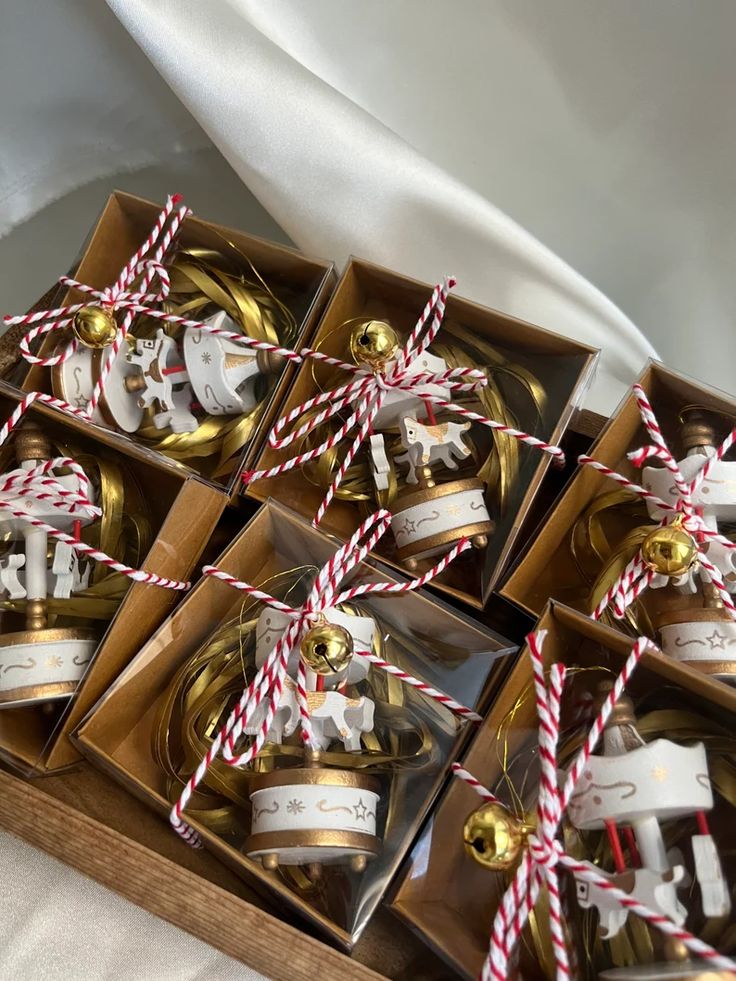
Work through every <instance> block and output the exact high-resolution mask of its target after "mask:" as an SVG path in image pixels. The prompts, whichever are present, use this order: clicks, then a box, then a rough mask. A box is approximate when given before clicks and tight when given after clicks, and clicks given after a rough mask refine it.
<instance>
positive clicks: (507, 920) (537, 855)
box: [453, 630, 736, 981]
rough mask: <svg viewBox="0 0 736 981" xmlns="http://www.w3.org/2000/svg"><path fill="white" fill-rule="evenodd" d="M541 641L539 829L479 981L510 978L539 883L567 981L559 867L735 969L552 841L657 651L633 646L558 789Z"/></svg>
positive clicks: (537, 648)
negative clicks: (627, 694)
mask: <svg viewBox="0 0 736 981" xmlns="http://www.w3.org/2000/svg"><path fill="white" fill-rule="evenodd" d="M545 636H546V631H544V630H539V631H537V632H536V633H533V634H530V635H529V636H528V637H527V645H528V650H529V655H530V657H531V661H532V671H533V677H534V689H535V696H536V705H537V713H538V715H539V731H538V739H539V756H540V763H541V775H540V781H539V796H538V801H537V830H536V833H534V834H530V835H529V838H528V848H527V849H526V850H525V852H524V856H523V859H522V861H521V864H520V865H519V867H518V869H517V871H516V873H515V875H514V877H513V879H512V881H511V884H510V885H509V887H508V889H507V890H506V892H505V893H504V896H503V899H502V900H501V903H500V905H499V907H498V911H497V912H496V916H495V919H494V922H493V928H492V931H491V940H490V945H489V949H488V954H487V956H486V959H485V962H484V964H483V968H482V970H481V975H480V976H481V978H482V981H505V979H507V978H508V977H509V976H510V974H511V973H512V972H511V968H510V963H511V959H512V957H513V955H514V951H515V948H516V945H517V944H518V942H519V940H520V938H521V934H522V931H523V929H524V927H525V925H526V922H527V920H528V918H529V914H530V912H531V910H532V909H533V908H534V904H535V902H536V900H537V897H538V895H539V891H540V888H541V886H542V885H543V883H546V885H547V890H548V893H549V897H550V903H549V907H550V910H549V920H550V933H551V937H552V945H553V950H554V955H555V964H556V976H557V981H567V979H569V978H570V976H571V971H570V958H569V953H568V950H567V945H566V943H565V922H564V916H563V912H562V905H561V902H560V889H559V868H560V867H562V868H563V869H567V870H568V871H569V872H572V873H573V875H574V876H575V877H576V878H578V879H582V880H584V881H585V882H589V883H592V884H594V885H596V886H598V887H599V888H601V889H604V890H606V892H608V893H609V894H610V895H611V897H612V898H613V899H615V900H616V902H618V903H619V904H620V905H621V906H622V907H624V908H626V909H627V910H629V911H630V912H632V913H634V914H635V915H637V916H639V917H641V918H642V919H644V920H646V921H647V923H650V924H651V925H652V926H655V927H657V929H659V930H660V931H661V932H662V933H665V934H667V935H668V936H670V937H674V938H675V939H676V940H679V941H681V942H682V943H683V944H684V945H685V946H686V947H687V948H688V950H690V951H691V952H692V953H693V954H696V955H697V956H698V957H702V958H704V959H705V960H707V961H708V963H709V964H710V965H711V966H712V967H713V968H714V969H719V970H726V971H732V970H736V962H734V961H732V960H731V959H730V958H729V957H725V956H723V955H722V954H719V953H718V951H716V950H714V949H713V948H712V947H710V946H709V945H708V944H706V943H704V941H702V940H699V939H698V938H697V937H695V936H693V934H691V933H689V932H688V931H687V930H684V929H682V928H681V927H678V926H676V925H675V924H674V923H673V922H672V921H671V920H670V919H668V918H667V917H665V916H662V915H661V914H659V913H656V912H654V911H653V910H651V909H649V908H648V907H647V906H644V905H643V904H642V903H640V902H638V901H637V900H635V899H632V898H631V896H630V895H629V894H628V893H626V892H624V891H623V890H622V889H618V888H617V887H616V886H614V885H613V884H612V883H611V881H610V880H609V879H608V878H606V877H605V876H604V875H602V874H600V873H598V872H595V871H593V870H592V868H591V867H590V865H589V864H588V863H584V862H580V861H577V860H576V859H574V858H572V857H571V856H570V855H568V854H567V853H566V852H565V851H564V849H563V847H562V844H561V843H560V841H559V840H558V838H557V835H558V832H559V828H560V824H561V822H562V818H563V816H564V814H565V811H566V810H567V807H568V804H569V802H570V798H571V797H572V794H573V792H574V790H575V787H576V785H577V783H578V781H579V779H580V776H581V774H582V773H583V771H584V769H585V767H586V765H587V763H588V760H589V759H590V757H591V755H592V752H593V750H594V749H595V746H596V744H597V743H598V740H599V739H600V737H601V734H602V733H603V730H604V728H605V725H606V722H607V721H608V718H609V716H610V714H611V712H612V710H613V707H614V706H615V704H616V702H617V701H618V699H619V698H620V697H621V694H622V693H623V691H624V689H625V688H626V685H627V684H628V681H629V679H630V677H631V675H632V673H633V671H634V670H635V668H636V666H637V665H638V663H639V661H640V660H641V657H642V655H643V654H644V652H645V651H646V650H647V649H650V650H654V651H656V650H657V648H656V647H655V646H654V644H652V642H651V641H650V640H648V639H647V638H646V637H640V638H639V639H638V640H637V641H636V642H635V644H634V645H633V647H632V649H631V653H630V654H629V657H628V658H627V660H626V663H625V665H624V667H623V670H622V671H621V674H620V675H619V676H618V677H617V678H616V681H615V682H614V685H613V689H612V690H611V691H610V692H609V693H608V695H607V696H606V699H605V702H604V703H603V705H602V706H601V709H600V711H599V712H598V714H597V716H596V718H595V720H594V722H593V725H592V726H591V728H590V730H589V732H588V735H587V737H586V740H585V743H584V745H583V747H582V748H581V750H580V751H579V753H578V755H577V756H576V758H575V760H574V762H573V764H572V766H571V767H570V770H569V771H568V773H567V776H566V778H565V781H564V784H563V785H562V786H560V785H559V783H558V779H557V746H558V741H559V734H560V700H561V695H562V690H563V686H564V682H565V668H564V666H563V665H561V664H553V665H552V667H551V668H550V671H549V681H546V679H545V674H544V659H543V656H542V650H543V645H544V639H545ZM453 770H454V773H455V775H456V776H458V777H460V779H462V780H464V781H465V782H466V783H468V784H469V785H470V786H471V787H473V789H474V790H475V791H476V792H477V793H478V794H479V795H480V796H481V797H482V798H483V799H484V800H490V801H494V800H496V798H495V796H494V795H493V794H491V792H490V791H487V790H486V789H485V788H484V787H483V786H482V785H481V784H480V782H479V781H478V780H476V778H475V777H473V776H472V774H469V773H468V771H467V770H464V769H463V768H462V767H461V766H459V765H457V764H456V765H455V766H454V767H453Z"/></svg>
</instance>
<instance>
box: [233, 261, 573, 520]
mask: <svg viewBox="0 0 736 981" xmlns="http://www.w3.org/2000/svg"><path fill="white" fill-rule="evenodd" d="M454 285H455V280H454V279H452V278H450V277H448V278H447V279H445V281H444V282H443V283H442V284H438V285H437V286H435V288H434V291H433V292H432V295H431V297H430V299H429V300H428V302H427V304H426V306H425V308H424V310H423V311H422V314H421V316H420V317H419V320H418V321H417V323H416V325H415V327H414V329H413V330H412V332H411V334H410V335H409V338H408V340H407V341H406V343H405V344H404V346H403V347H402V348H401V349H400V350H399V352H398V354H397V355H396V358H395V360H394V361H393V362H390V363H389V364H388V365H387V366H386V368H385V369H383V370H378V369H376V370H371V369H369V368H366V367H364V366H359V365H351V364H347V363H345V362H342V361H338V360H337V359H334V358H327V357H325V356H324V355H320V354H318V352H314V351H311V350H309V349H305V350H303V351H302V352H301V354H302V356H303V357H305V358H307V357H309V358H317V359H318V360H321V361H327V362H328V363H331V364H335V365H338V366H339V367H340V368H342V369H344V370H345V371H348V372H350V373H351V374H353V375H354V376H355V378H354V380H353V381H351V382H349V383H347V384H344V385H341V386H339V387H338V388H335V389H332V390H331V391H329V392H322V393H321V394H319V395H315V396H314V397H313V398H310V399H307V400H306V401H305V402H302V403H301V405H298V406H296V407H295V408H293V409H292V410H291V411H290V412H289V413H288V414H287V415H285V416H283V417H282V418H281V419H279V420H278V421H277V422H276V424H275V425H274V427H273V429H272V431H271V433H270V434H269V437H268V443H269V446H271V447H272V448H273V449H276V450H281V449H285V448H286V447H288V446H290V445H291V444H292V443H294V442H295V441H296V440H299V439H302V438H303V437H304V436H306V435H308V434H309V433H310V432H312V431H313V430H315V429H316V428H317V427H318V426H320V425H322V423H323V422H325V421H327V420H328V419H332V418H333V417H335V416H336V415H338V414H339V413H341V412H343V411H344V410H345V409H346V408H348V407H350V408H352V412H351V414H350V415H349V417H348V418H347V419H346V420H345V422H344V423H343V424H342V425H341V426H340V427H339V428H338V429H337V430H336V432H334V433H332V435H330V436H329V437H327V439H325V440H324V441H323V442H321V443H320V444H319V446H315V447H313V448H312V449H310V450H305V451H304V452H303V453H299V454H297V455H296V456H293V457H291V458H290V459H288V460H284V461H283V462H282V463H279V464H276V465H275V466H273V467H269V468H267V469H265V470H251V471H247V472H245V473H244V474H243V480H244V481H245V482H246V483H252V482H253V481H255V480H261V479H263V478H266V477H278V476H280V475H281V474H284V473H287V472H288V471H289V470H293V469H294V467H301V466H303V465H304V464H305V463H309V461H310V460H315V459H317V458H318V457H320V456H322V455H323V454H324V453H326V452H327V451H328V450H330V449H332V448H333V447H335V446H337V445H338V444H339V443H340V442H341V441H342V440H343V439H344V438H345V437H347V436H348V435H349V434H350V433H352V432H354V431H355V437H354V439H353V442H352V443H351V445H350V447H349V448H348V452H347V454H346V455H345V458H344V459H343V461H342V463H341V464H340V466H339V468H338V470H337V473H336V474H335V478H334V480H333V481H332V483H331V484H330V486H329V488H328V489H327V493H326V495H325V497H324V500H323V501H322V503H321V504H320V506H319V508H318V509H317V513H316V515H315V518H314V524H315V525H318V524H319V523H320V521H321V520H322V518H323V517H324V514H325V511H326V510H327V508H328V507H329V505H330V502H331V501H332V499H333V497H334V496H335V494H336V493H337V490H338V488H339V487H340V484H341V483H342V481H343V478H344V477H345V474H346V473H347V471H348V468H349V467H350V466H351V465H352V462H353V460H354V459H355V456H356V454H357V453H358V450H359V449H360V447H361V445H362V444H363V442H364V440H365V439H366V437H367V436H368V435H369V433H370V432H371V431H372V429H373V424H374V422H375V420H376V417H377V415H378V413H379V411H380V409H381V406H382V405H383V403H384V402H385V400H386V396H387V395H388V393H389V392H391V391H402V392H407V393H409V394H412V395H415V396H417V397H418V398H421V399H422V400H423V401H424V402H426V403H431V404H432V405H435V406H437V407H438V408H440V409H445V410H446V411H448V412H451V413H452V414H454V415H458V416H460V417H461V418H463V419H467V420H469V421H470V422H476V423H480V424H482V425H484V426H488V427H489V428H490V429H493V430H496V431H497V432H502V433H505V434H506V435H507V436H510V437H512V438H513V439H516V440H518V441H519V442H521V443H524V444H525V445H527V446H531V447H533V448H534V449H538V450H541V451H542V452H544V453H548V454H550V456H552V458H553V459H554V460H555V462H556V463H557V464H558V465H562V464H564V459H565V457H564V453H563V452H562V450H561V449H560V447H559V446H553V445H552V444H550V443H546V442H545V441H544V440H541V439H538V438H537V437H536V436H531V435H530V434H529V433H525V432H522V431H521V430H519V429H514V428H513V427H511V426H505V425H504V424H503V423H500V422H496V421H494V420H493V419H488V418H487V417H486V416H483V415H479V414H478V413H477V412H472V411H471V410H470V409H466V408H465V407H463V406H462V405H458V404H457V403H455V402H452V401H448V400H447V399H444V398H442V397H441V396H439V395H434V394H432V393H429V392H427V390H426V386H428V385H434V386H437V385H439V386H442V387H444V388H447V389H449V390H450V391H451V392H455V393H461V392H472V391H477V390H478V389H479V388H482V387H483V386H484V385H486V384H487V383H488V379H487V378H486V376H485V375H484V374H483V373H482V372H481V371H479V370H478V369H475V368H450V369H448V370H447V371H443V372H441V373H439V374H433V373H431V372H422V373H419V374H411V373H410V372H409V371H408V369H409V367H410V366H411V365H412V363H413V362H414V361H416V359H417V358H419V357H421V355H422V354H423V353H424V351H426V349H427V348H428V347H429V345H430V344H431V343H432V342H433V341H434V339H435V338H436V336H437V333H438V331H439V329H440V327H441V326H442V320H443V317H444V313H445V304H446V300H447V294H448V292H449V290H450V289H451V288H452V287H453V286H454ZM430 318H431V323H430ZM428 323H429V327H427V324H428ZM321 406H324V408H322V409H321V411H320V412H318V413H317V414H316V415H314V416H313V417H311V418H310V419H308V420H307V421H306V422H303V423H302V424H301V425H299V426H297V428H295V429H292V430H290V431H287V432H286V434H285V435H284V432H285V430H289V427H290V426H292V424H293V423H295V422H298V420H300V419H302V418H303V417H304V416H305V415H306V414H307V413H309V412H310V411H311V410H312V409H319V408H320V407H321ZM356 430H357V431H356Z"/></svg>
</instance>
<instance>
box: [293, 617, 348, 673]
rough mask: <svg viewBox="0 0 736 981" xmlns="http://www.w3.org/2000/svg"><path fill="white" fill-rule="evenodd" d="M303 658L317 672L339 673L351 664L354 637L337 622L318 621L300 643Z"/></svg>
mask: <svg viewBox="0 0 736 981" xmlns="http://www.w3.org/2000/svg"><path fill="white" fill-rule="evenodd" d="M300 652H301V655H302V660H303V661H304V663H305V664H306V666H307V667H308V668H311V670H312V671H314V672H315V674H322V675H328V674H338V673H339V672H340V671H342V670H343V669H344V668H346V667H347V666H348V664H350V661H351V659H352V656H353V638H352V637H351V636H350V634H349V633H348V631H347V630H346V629H345V628H344V627H340V626H339V625H338V624H336V623H327V622H326V621H325V622H324V623H318V624H317V625H316V626H314V627H312V628H311V630H308V631H307V633H306V634H305V635H304V638H303V639H302V642H301V645H300Z"/></svg>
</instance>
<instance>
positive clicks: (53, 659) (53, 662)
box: [46, 654, 64, 668]
mask: <svg viewBox="0 0 736 981" xmlns="http://www.w3.org/2000/svg"><path fill="white" fill-rule="evenodd" d="M63 663H64V662H63V661H62V659H61V658H60V657H59V656H58V654H52V655H51V656H50V657H47V658H46V667H47V668H60V667H61V666H62V664H63Z"/></svg>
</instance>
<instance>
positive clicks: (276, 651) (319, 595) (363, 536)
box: [169, 511, 480, 847]
mask: <svg viewBox="0 0 736 981" xmlns="http://www.w3.org/2000/svg"><path fill="white" fill-rule="evenodd" d="M390 523H391V515H390V513H389V512H388V511H376V512H375V513H374V514H372V515H371V516H370V517H369V518H367V519H366V520H365V521H364V522H363V524H362V525H361V526H360V528H358V530H357V531H356V532H355V534H354V535H353V537H352V538H351V539H350V540H349V541H348V542H347V543H346V544H345V545H343V546H342V547H341V548H340V549H338V551H337V552H335V554H334V555H333V556H332V558H331V559H330V560H329V561H328V562H327V563H326V564H325V565H324V566H323V567H322V569H320V571H319V573H318V575H317V578H316V579H315V581H314V585H313V586H312V589H311V590H310V592H309V595H308V596H307V599H306V600H305V602H304V603H303V604H302V605H301V606H299V607H293V606H289V605H288V604H287V603H283V602H281V600H278V599H275V598H274V597H273V596H271V595H270V594H269V593H266V592H264V591H263V590H261V589H258V588H257V587H255V586H251V585H249V584H248V583H245V582H242V581H241V580H240V579H237V578H236V577H235V576H232V575H230V574H229V573H227V572H224V571H223V570H221V569H218V568H216V567H215V566H205V567H204V569H203V570H202V571H203V572H204V574H205V575H207V576H211V577H213V578H214V579H219V580H220V581H221V582H224V583H227V585H228V586H232V587H233V588H234V589H238V590H241V591H242V592H244V593H247V595H248V596H252V597H253V598H254V599H257V600H260V601H261V602H263V603H265V604H266V605H267V606H269V607H271V608H272V609H274V610H278V611H279V612H280V613H283V614H285V615H286V616H287V617H288V618H289V624H288V626H287V627H286V629H285V630H284V631H283V633H282V634H281V636H280V637H279V639H278V641H277V642H276V645H275V646H274V648H273V650H272V651H271V652H270V653H269V655H268V657H267V658H266V660H265V661H264V662H263V664H262V665H261V667H260V668H259V669H258V671H257V673H256V675H255V676H254V678H253V680H252V681H251V683H250V684H249V685H248V687H247V688H246V689H245V690H244V692H243V694H242V696H241V697H240V699H239V701H238V703H237V704H236V706H235V707H234V708H233V710H232V712H231V713H230V716H229V718H228V719H227V721H226V722H225V724H224V725H223V727H222V728H221V729H220V731H219V732H218V734H217V736H216V737H215V739H214V740H213V742H212V745H211V746H210V747H209V749H208V750H207V753H206V754H205V756H204V757H203V759H202V760H201V762H200V764H199V766H198V767H197V769H196V771H195V772H194V773H193V774H192V776H191V778H190V779H189V781H188V782H187V784H186V786H185V787H184V790H183V791H182V794H181V796H180V798H179V800H178V801H177V802H176V804H175V805H174V807H173V809H172V811H171V813H170V816H169V820H170V822H171V824H172V826H173V828H174V829H175V830H176V831H177V832H178V833H179V834H180V835H181V836H182V837H183V838H184V839H185V840H187V841H188V842H189V843H190V844H192V845H194V846H195V847H199V845H201V842H200V841H199V836H198V834H197V833H196V832H195V831H193V829H192V828H190V827H189V825H187V824H186V822H184V821H183V820H182V812H183V811H184V810H185V808H186V806H187V804H188V802H189V800H190V799H191V797H192V794H193V793H194V792H195V790H196V788H197V786H198V785H199V784H200V782H201V781H202V780H203V778H204V776H205V774H206V773H207V771H208V769H209V767H210V766H211V765H212V762H213V760H215V758H216V757H217V756H218V754H219V753H220V751H221V750H222V758H223V760H224V761H225V762H226V763H227V764H229V765H230V766H246V765H247V764H248V763H250V762H251V761H252V760H253V759H254V758H255V757H256V756H257V755H258V753H259V752H260V751H261V749H262V748H263V745H264V744H265V742H266V738H267V736H268V732H269V730H270V728H271V724H272V722H273V718H274V715H275V713H276V711H277V709H278V707H279V704H280V701H281V697H282V694H283V691H284V683H285V680H286V676H287V666H288V663H289V655H290V654H291V652H292V651H293V650H295V649H296V648H297V647H298V646H299V644H300V642H301V639H302V637H303V636H304V634H305V633H306V631H307V630H309V629H310V627H312V626H313V625H314V624H315V623H319V622H321V621H322V620H323V619H324V617H325V612H326V611H327V610H330V609H334V608H335V607H338V606H340V605H341V604H342V603H348V602H350V601H351V600H354V599H356V598H358V597H360V596H369V595H374V594H382V595H397V594H399V595H401V594H404V593H408V592H411V591H413V590H416V589H419V588H421V587H422V586H424V585H425V584H426V583H428V582H430V581H431V580H432V579H434V578H435V577H436V576H438V575H440V573H441V572H442V571H443V570H444V569H445V568H446V567H447V566H448V565H449V564H450V562H452V561H453V559H455V558H456V557H457V556H458V555H460V554H461V553H462V552H464V551H466V549H468V548H471V547H472V546H471V543H470V541H469V539H467V538H464V539H462V540H461V541H460V542H458V543H457V545H455V546H454V547H453V548H452V549H451V550H450V551H449V552H447V554H446V555H444V556H443V557H442V558H441V559H440V560H439V562H437V564H436V565H435V566H433V568H432V569H430V570H429V571H428V572H426V573H424V575H422V576H420V577H419V578H418V579H413V580H411V581H409V582H404V583H388V582H369V583H361V584H359V585H357V586H351V587H349V588H347V589H343V590H341V589H340V586H341V583H342V581H343V580H344V579H345V578H346V576H348V574H349V573H350V572H351V571H352V570H353V569H354V568H355V567H356V566H357V565H359V564H360V563H361V562H362V561H363V560H364V559H365V558H366V556H367V555H368V554H369V552H371V551H372V550H373V549H374V548H375V546H376V544H377V543H378V541H379V540H380V539H381V538H382V537H383V535H384V534H385V533H386V531H387V530H388V528H389V527H390ZM354 653H355V654H356V655H357V656H362V657H364V658H366V659H367V660H369V661H370V662H371V663H372V664H374V665H375V666H376V667H378V668H380V669H382V670H384V671H387V672H388V673H389V674H393V675H395V676H397V677H398V678H400V679H401V680H402V681H403V682H405V683H406V684H409V685H412V686H413V687H415V688H417V689H418V690H420V691H421V692H423V693H424V694H425V695H427V696H428V697H429V698H432V699H434V700H435V701H438V702H440V703H441V704H443V705H445V706H446V707H447V708H449V709H450V710H451V711H453V712H455V713H456V714H458V715H460V716H462V717H463V718H465V719H469V720H471V721H474V722H477V721H480V716H478V715H476V713H475V712H473V711H471V709H469V708H466V707H465V706H464V705H461V704H460V703H459V702H456V701H455V700H454V699H452V698H450V697H449V696H448V695H446V694H444V693H443V692H440V691H437V689H435V688H432V687H431V686H429V685H427V684H425V682H423V681H420V680H419V679H418V678H414V677H413V676H412V675H409V674H407V673H406V672H404V671H402V670H401V669H399V668H397V667H396V666H395V665H392V664H390V663H388V662H386V661H383V660H381V659H380V658H378V657H377V656H376V655H374V654H372V653H371V652H369V651H355V652H354ZM296 696H297V705H298V708H299V724H300V729H301V736H302V739H303V741H304V742H305V743H306V745H307V746H308V747H310V748H315V747H316V743H314V741H313V734H312V727H311V723H310V719H309V707H308V702H307V678H306V669H305V667H304V664H303V662H302V661H301V659H300V661H299V668H298V674H297V684H296ZM264 701H265V702H266V711H265V714H264V717H263V721H262V724H261V725H260V727H259V729H258V732H257V734H256V735H255V737H254V738H253V740H252V742H251V743H250V745H249V746H247V748H246V749H244V750H243V751H239V750H238V741H239V739H240V737H241V736H242V734H243V732H244V731H245V729H246V728H247V727H248V726H249V723H250V721H251V720H252V719H253V717H254V716H255V715H256V713H257V712H258V710H259V706H261V704H262V703H263V702H264Z"/></svg>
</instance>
